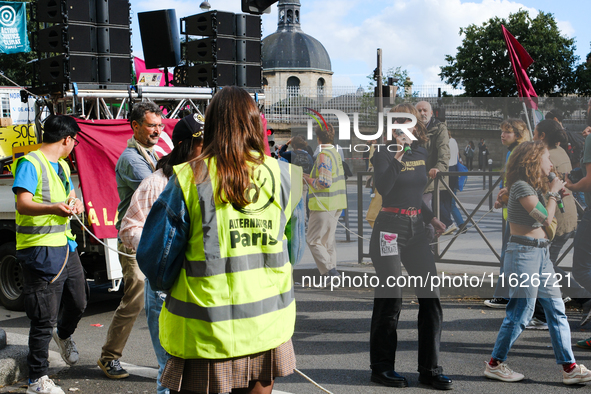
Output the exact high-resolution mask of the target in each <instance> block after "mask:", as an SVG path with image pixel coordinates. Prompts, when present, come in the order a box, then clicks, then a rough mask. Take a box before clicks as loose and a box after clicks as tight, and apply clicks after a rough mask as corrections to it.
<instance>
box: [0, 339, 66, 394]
mask: <svg viewBox="0 0 591 394" xmlns="http://www.w3.org/2000/svg"><path fill="white" fill-rule="evenodd" d="M0 331H1V330H0ZM6 340H7V341H6V342H7V346H6V347H5V348H4V349H2V350H0V387H4V386H9V385H11V384H14V383H16V382H18V381H20V380H23V379H26V378H27V377H28V376H29V369H28V367H27V355H28V354H29V345H28V342H29V337H28V336H26V335H20V334H12V333H6ZM49 365H50V368H49V372H48V375H54V374H56V373H58V372H59V371H61V370H62V369H65V368H66V367H67V365H66V363H65V362H64V361H63V360H62V357H61V356H60V354H59V353H58V352H54V351H52V350H50V351H49Z"/></svg>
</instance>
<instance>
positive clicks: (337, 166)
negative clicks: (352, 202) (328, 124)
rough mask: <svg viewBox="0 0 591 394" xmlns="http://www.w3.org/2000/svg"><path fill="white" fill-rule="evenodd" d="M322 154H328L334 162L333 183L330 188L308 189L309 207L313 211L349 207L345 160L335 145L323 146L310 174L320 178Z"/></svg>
mask: <svg viewBox="0 0 591 394" xmlns="http://www.w3.org/2000/svg"><path fill="white" fill-rule="evenodd" d="M320 155H328V157H330V160H331V162H332V184H331V185H330V187H329V188H328V189H319V190H316V189H314V188H313V187H312V186H310V187H309V189H308V196H309V197H310V200H309V202H308V207H309V208H310V210H312V211H336V210H338V209H345V208H347V184H346V182H345V171H344V170H343V161H342V160H341V155H339V152H337V150H336V149H335V148H334V147H330V148H322V149H321V150H320V153H319V154H318V157H317V158H316V162H315V163H314V168H312V172H311V173H310V176H311V177H312V178H318V173H319V172H318V168H317V165H318V163H319V158H320Z"/></svg>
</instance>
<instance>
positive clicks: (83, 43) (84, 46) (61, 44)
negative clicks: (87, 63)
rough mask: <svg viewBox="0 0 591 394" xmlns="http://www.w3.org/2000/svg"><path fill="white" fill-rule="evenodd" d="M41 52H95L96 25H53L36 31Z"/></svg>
mask: <svg viewBox="0 0 591 394" xmlns="http://www.w3.org/2000/svg"><path fill="white" fill-rule="evenodd" d="M37 45H38V50H39V51H41V52H53V53H68V52H91V53H92V52H96V51H97V38H96V27H94V26H89V25H75V24H68V25H54V26H51V27H48V28H47V29H43V30H39V31H38V32H37Z"/></svg>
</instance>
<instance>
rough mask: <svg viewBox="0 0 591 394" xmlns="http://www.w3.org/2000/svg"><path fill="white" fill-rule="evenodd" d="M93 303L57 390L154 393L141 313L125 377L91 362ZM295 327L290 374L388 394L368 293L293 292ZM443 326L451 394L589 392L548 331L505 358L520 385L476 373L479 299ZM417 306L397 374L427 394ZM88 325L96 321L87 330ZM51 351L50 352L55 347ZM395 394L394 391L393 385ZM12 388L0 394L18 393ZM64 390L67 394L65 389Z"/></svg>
mask: <svg viewBox="0 0 591 394" xmlns="http://www.w3.org/2000/svg"><path fill="white" fill-rule="evenodd" d="M97 299H98V297H95V299H94V302H92V303H91V304H90V305H89V307H88V309H87V312H86V313H85V315H84V317H83V319H82V321H81V322H80V325H79V328H78V330H77V331H76V333H75V334H74V339H75V341H76V343H77V345H78V349H79V351H80V362H79V363H78V365H76V366H74V367H72V368H66V369H65V370H63V371H62V372H60V373H58V374H57V376H55V378H56V380H57V382H58V384H60V385H61V386H62V387H63V389H64V391H66V392H69V390H70V389H76V388H77V389H78V391H74V392H79V393H113V394H115V393H120V394H126V393H153V392H155V387H156V386H155V385H156V383H155V380H154V379H153V378H151V377H146V376H150V375H152V376H154V374H155V369H154V368H155V366H156V358H155V355H154V352H153V350H152V346H151V342H150V340H149V333H148V329H147V325H146V319H145V315H144V314H143V313H142V314H141V315H140V317H139V318H138V320H137V322H136V324H135V326H134V329H133V331H132V334H131V336H130V338H129V341H128V343H127V346H126V348H125V351H124V355H123V358H122V359H121V361H123V362H125V363H128V364H133V365H135V366H137V367H138V368H134V369H133V371H132V375H131V376H130V377H129V378H128V379H124V380H120V381H117V380H109V379H107V378H106V377H104V375H103V373H102V372H101V371H100V370H99V369H98V367H97V366H96V361H97V359H98V357H99V354H100V347H101V346H102V344H103V341H104V339H105V335H106V330H107V327H108V325H109V323H110V320H111V317H112V315H113V311H114V310H115V308H116V306H117V304H118V300H117V298H114V297H110V299H108V298H107V299H103V300H100V301H97ZM296 300H297V311H298V312H297V313H298V315H297V321H296V330H295V335H294V337H293V341H294V347H295V351H296V356H297V362H298V368H299V369H300V370H301V371H302V372H304V373H305V374H307V375H308V376H310V377H311V378H312V379H314V380H315V381H317V382H318V383H319V384H321V385H322V386H324V387H326V388H327V389H328V390H330V391H331V392H332V393H335V394H337V393H347V394H354V393H390V392H392V390H393V389H391V388H386V387H383V386H380V385H378V384H375V383H371V382H370V380H369V378H370V371H369V355H368V348H369V346H368V341H369V325H370V318H371V310H372V302H373V294H372V292H371V291H370V290H345V289H340V290H336V291H333V292H331V291H330V290H328V289H320V290H318V289H305V288H301V287H299V286H296ZM442 302H443V308H444V326H443V335H442V343H441V365H442V366H443V368H444V372H445V373H446V374H447V375H448V376H450V377H451V378H452V379H453V380H454V392H461V393H519V394H524V393H536V394H544V393H552V394H555V393H557V392H575V391H576V390H581V389H582V390H585V391H587V390H589V389H590V388H584V387H582V386H575V387H567V386H564V385H563V384H562V382H561V372H560V371H561V368H560V367H559V366H557V365H556V364H555V362H554V356H553V352H552V348H551V346H550V338H549V335H548V332H547V331H526V332H524V333H523V334H522V336H521V337H520V338H519V339H518V341H517V343H516V344H515V346H514V348H513V349H512V351H511V353H510V354H509V360H508V362H509V365H510V366H511V367H513V369H515V370H517V371H519V372H522V373H524V374H525V375H526V380H524V381H523V382H520V383H502V382H496V381H490V380H487V379H485V378H484V377H483V375H482V372H483V368H484V361H486V360H488V359H489V357H490V353H491V351H492V347H493V344H494V341H495V338H496V334H497V331H498V328H499V326H500V324H501V321H502V318H503V317H504V310H492V309H488V308H486V307H484V306H483V305H482V301H481V300H475V299H444V300H443V301H442ZM417 312H418V305H417V303H416V300H415V299H414V298H413V297H409V298H405V300H404V310H403V312H402V314H401V320H400V324H399V330H398V337H399V345H398V352H397V363H396V369H397V371H399V372H400V373H401V374H403V375H405V376H406V377H407V378H408V379H409V382H410V387H409V388H408V389H405V392H409V393H410V392H426V391H427V390H428V391H432V390H431V389H430V388H429V387H427V386H422V385H421V386H419V385H418V381H417V379H418V373H417V372H416V367H417V366H416V359H417V332H416V318H417ZM568 315H569V321H570V323H571V330H572V336H573V343H574V342H575V341H576V340H579V339H583V338H587V337H589V336H591V329H581V328H579V326H578V322H579V320H580V318H581V312H580V311H579V310H576V309H574V308H570V309H569V310H568ZM92 324H102V325H103V326H102V327H95V326H92ZM0 327H2V328H3V329H4V330H6V331H7V332H10V333H18V334H22V335H27V333H28V320H27V318H26V316H24V313H20V312H10V311H7V310H5V309H3V308H0ZM51 349H52V350H57V347H56V346H55V344H54V343H52V344H51ZM574 353H575V356H576V358H577V359H578V361H579V362H582V363H583V364H587V365H588V366H591V352H590V351H586V350H584V349H578V348H574ZM275 389H276V390H278V391H282V392H287V393H298V394H299V393H310V394H312V393H322V391H320V390H319V389H318V388H316V387H315V386H313V385H312V384H311V383H309V382H307V381H306V380H305V379H304V378H302V377H301V376H300V375H297V374H294V375H291V376H289V377H286V378H279V379H278V380H277V381H276V385H275ZM394 390H396V389H394ZM24 391H25V389H24V388H19V387H18V386H14V387H12V388H5V389H0V392H19V393H24ZM70 392H71V391H70ZM579 392H582V391H579Z"/></svg>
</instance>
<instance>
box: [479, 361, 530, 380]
mask: <svg viewBox="0 0 591 394" xmlns="http://www.w3.org/2000/svg"><path fill="white" fill-rule="evenodd" d="M484 363H485V364H486V368H485V369H484V376H486V377H487V378H489V379H496V380H500V381H503V382H518V381H520V380H521V379H523V378H524V377H525V376H523V375H522V374H520V373H518V372H514V371H513V370H512V369H511V368H509V366H508V365H507V364H505V363H500V364H499V365H497V366H496V367H494V368H493V367H491V366H490V364H489V363H488V362H486V361H485V362H484Z"/></svg>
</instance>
